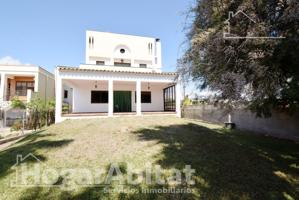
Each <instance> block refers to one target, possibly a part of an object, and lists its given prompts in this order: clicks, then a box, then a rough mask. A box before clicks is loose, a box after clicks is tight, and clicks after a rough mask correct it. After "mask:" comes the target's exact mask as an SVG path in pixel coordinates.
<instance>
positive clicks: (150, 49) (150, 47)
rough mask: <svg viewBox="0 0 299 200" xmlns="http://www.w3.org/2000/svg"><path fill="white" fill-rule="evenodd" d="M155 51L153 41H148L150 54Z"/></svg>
mask: <svg viewBox="0 0 299 200" xmlns="http://www.w3.org/2000/svg"><path fill="white" fill-rule="evenodd" d="M152 53H153V43H148V54H150V55H152Z"/></svg>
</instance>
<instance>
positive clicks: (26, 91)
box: [0, 64, 55, 108]
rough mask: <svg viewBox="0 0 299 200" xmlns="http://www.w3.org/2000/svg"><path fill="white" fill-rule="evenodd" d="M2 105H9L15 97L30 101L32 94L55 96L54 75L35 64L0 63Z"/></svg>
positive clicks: (44, 97)
mask: <svg viewBox="0 0 299 200" xmlns="http://www.w3.org/2000/svg"><path fill="white" fill-rule="evenodd" d="M0 74H1V76H0V80H1V81H0V107H1V108H4V107H7V106H9V103H10V101H11V100H12V99H13V98H14V97H18V98H19V99H20V100H22V101H24V102H28V101H30V98H31V94H32V93H37V95H38V96H39V97H40V98H41V99H44V100H49V99H53V98H54V86H55V83H54V75H53V74H52V73H50V72H48V71H47V70H45V69H43V68H41V67H39V66H35V65H5V64H1V65H0Z"/></svg>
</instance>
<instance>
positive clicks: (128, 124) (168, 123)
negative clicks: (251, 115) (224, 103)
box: [0, 116, 299, 200]
mask: <svg viewBox="0 0 299 200" xmlns="http://www.w3.org/2000/svg"><path fill="white" fill-rule="evenodd" d="M28 153H33V154H34V155H36V156H37V157H38V158H39V159H40V160H42V163H43V169H44V168H55V169H66V168H76V169H77V168H88V169H92V170H97V169H106V170H108V169H109V166H110V165H111V163H119V164H120V166H121V172H123V173H124V176H127V174H126V173H127V170H128V169H127V167H128V166H127V164H126V163H128V164H130V165H133V166H134V167H136V168H139V169H141V170H145V164H146V163H148V162H150V163H153V164H159V165H160V166H161V167H162V169H164V172H165V173H164V174H163V177H167V175H168V174H170V169H171V168H174V167H175V168H177V169H183V168H184V167H185V165H191V167H192V168H194V169H195V170H196V172H195V175H194V177H193V178H194V180H195V185H186V184H183V185H177V186H176V187H177V188H185V187H188V188H190V189H192V193H177V194H174V193H159V194H157V193H156V194H155V193H142V192H141V191H142V190H143V189H145V188H150V189H157V188H163V187H164V188H170V187H173V186H171V185H170V184H166V185H159V184H154V183H153V184H151V185H147V184H144V183H141V184H137V185H130V184H124V185H120V184H119V182H117V181H114V182H113V183H112V184H111V185H110V186H103V185H90V186H89V187H83V186H79V185H78V184H71V183H74V182H75V180H72V179H76V180H77V178H78V177H76V175H74V176H71V175H70V174H65V176H63V175H62V176H59V178H58V179H57V180H55V179H54V180H53V182H52V185H53V186H55V187H37V186H35V187H34V186H32V187H11V186H10V181H11V180H12V179H14V177H15V176H16V172H15V169H12V168H11V167H12V166H13V165H14V164H15V162H16V155H17V154H22V155H26V154H28ZM298 160H299V146H298V144H296V143H294V142H290V141H286V140H279V139H273V138H269V137H264V136H258V135H254V134H250V133H246V132H240V131H228V130H224V129H222V128H221V127H220V126H218V125H213V124H208V123H202V122H196V121H192V120H187V119H179V118H175V117H169V116H167V117H166V116H164V117H153V116H147V117H119V118H103V119H88V120H72V121H65V122H63V123H60V124H57V125H53V126H51V127H49V128H47V129H46V130H44V131H41V132H39V133H36V134H34V135H31V136H28V137H27V138H24V139H22V140H21V141H19V142H17V143H16V144H14V145H13V146H10V147H9V148H6V149H4V150H2V151H0V199H28V200H31V199H51V200H53V199H117V198H118V199H223V200H226V199H261V200H266V199H299V162H298ZM34 164H36V163H35V162H34V161H33V160H32V162H30V166H33V165H34ZM17 168H18V167H17ZM19 168H20V167H19ZM80 180H81V179H80ZM60 186H61V187H60ZM107 188H108V189H117V188H125V189H134V191H135V192H131V193H125V192H118V191H114V192H107ZM110 191H112V190H110ZM136 191H137V192H136Z"/></svg>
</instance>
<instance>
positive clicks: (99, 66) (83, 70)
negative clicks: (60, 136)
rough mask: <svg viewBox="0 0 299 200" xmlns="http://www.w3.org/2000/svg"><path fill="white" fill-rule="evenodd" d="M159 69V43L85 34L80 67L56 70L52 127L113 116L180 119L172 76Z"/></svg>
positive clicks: (178, 102) (129, 37)
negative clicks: (73, 120)
mask: <svg viewBox="0 0 299 200" xmlns="http://www.w3.org/2000/svg"><path fill="white" fill-rule="evenodd" d="M161 67H162V56H161V42H160V40H159V39H156V38H149V37H140V36H132V35H123V34H115V33H105V32H95V31H87V32H86V64H82V65H80V66H79V67H68V66H58V67H57V68H56V72H55V77H56V122H60V121H62V120H64V119H66V118H73V117H85V116H89V117H90V116H103V115H108V116H113V115H114V114H116V115H117V114H119V113H125V114H130V113H135V114H136V115H142V114H148V113H153V112H155V113H157V112H159V113H168V114H169V113H174V114H175V113H176V115H177V116H180V98H181V95H180V85H179V83H178V82H177V81H176V77H177V74H176V73H174V72H162V70H161ZM63 107H64V109H62V108H63ZM65 107H67V109H65Z"/></svg>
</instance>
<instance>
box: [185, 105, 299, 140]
mask: <svg viewBox="0 0 299 200" xmlns="http://www.w3.org/2000/svg"><path fill="white" fill-rule="evenodd" d="M182 112H183V113H182V114H183V116H184V117H186V118H191V119H200V120H203V121H207V122H213V123H221V124H223V123H224V122H227V121H228V114H229V113H230V114H231V119H232V122H233V123H235V124H236V128H238V129H242V130H249V131H254V132H257V133H262V134H267V135H271V136H274V137H279V138H286V139H292V140H299V123H298V122H299V115H298V114H296V115H294V116H289V115H287V114H284V113H279V112H275V111H273V112H272V117H270V118H257V117H256V115H255V114H254V113H252V112H250V111H248V110H246V109H235V110H233V111H230V112H228V111H227V110H226V109H224V108H221V107H219V106H214V105H207V104H200V105H192V106H187V107H184V108H183V109H182Z"/></svg>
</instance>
